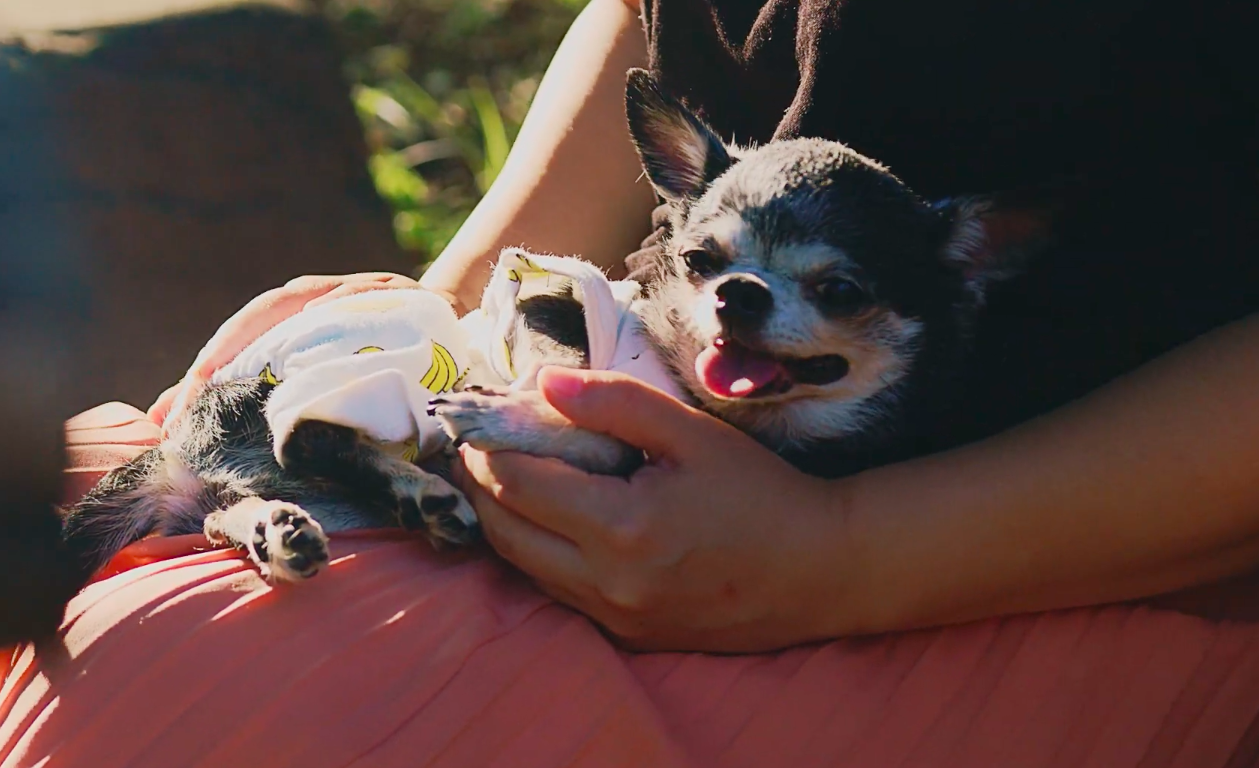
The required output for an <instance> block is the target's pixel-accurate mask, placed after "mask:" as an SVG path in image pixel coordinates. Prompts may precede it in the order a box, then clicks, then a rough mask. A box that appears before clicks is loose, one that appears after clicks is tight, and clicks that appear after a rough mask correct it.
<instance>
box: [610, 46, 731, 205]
mask: <svg viewBox="0 0 1259 768" xmlns="http://www.w3.org/2000/svg"><path fill="white" fill-rule="evenodd" d="M625 116H626V119H627V120H628V121H629V129H630V135H631V136H632V137H633V139H634V146H635V148H637V149H638V157H639V159H640V160H642V164H643V170H644V171H645V172H646V173H647V178H648V179H649V180H650V181H651V184H652V186H653V187H655V188H656V191H657V192H658V193H659V194H660V196H661V197H663V198H664V199H665V200H668V201H669V202H678V201H681V200H685V199H688V198H696V197H699V196H700V195H701V194H703V192H704V190H705V189H706V188H707V187H708V185H709V184H711V183H712V182H713V180H714V179H716V178H717V177H718V176H720V175H721V174H722V173H724V172H725V171H726V169H727V168H729V167H730V166H731V165H732V163H733V161H732V160H731V157H730V153H729V152H728V151H727V150H726V147H725V145H724V144H723V143H722V142H721V139H720V138H718V136H717V134H715V133H713V131H712V129H711V128H709V127H708V126H707V125H704V122H703V121H702V120H700V119H699V118H698V117H696V116H695V115H694V114H693V113H692V112H691V111H690V110H689V109H687V108H686V107H685V106H684V105H683V104H682V103H681V102H680V101H678V100H677V99H675V98H673V97H672V96H669V95H668V94H666V93H664V92H663V91H661V90H660V87H659V86H658V85H656V83H655V81H654V80H653V79H652V77H651V75H649V74H648V73H647V72H646V71H644V70H641V69H631V70H630V71H629V75H628V77H627V78H626V85H625Z"/></svg>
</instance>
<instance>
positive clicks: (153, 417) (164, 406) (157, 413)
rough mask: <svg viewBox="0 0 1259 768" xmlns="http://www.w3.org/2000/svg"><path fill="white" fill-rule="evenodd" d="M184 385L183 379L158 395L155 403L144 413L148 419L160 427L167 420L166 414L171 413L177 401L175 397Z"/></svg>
mask: <svg viewBox="0 0 1259 768" xmlns="http://www.w3.org/2000/svg"><path fill="white" fill-rule="evenodd" d="M183 387H184V382H183V380H182V379H181V380H180V382H179V383H178V384H175V385H173V386H170V387H167V388H166V390H165V391H164V392H162V394H160V395H158V396H157V399H156V400H154V401H153V404H152V405H150V406H149V410H147V411H145V414H144V415H145V416H146V417H147V418H148V420H149V421H151V422H153V423H154V424H156V425H158V426H159V427H160V426H162V423H163V422H164V421H166V414H168V413H170V407H171V404H172V403H174V402H175V397H176V396H177V395H178V394H179V392H180V390H181V389H183Z"/></svg>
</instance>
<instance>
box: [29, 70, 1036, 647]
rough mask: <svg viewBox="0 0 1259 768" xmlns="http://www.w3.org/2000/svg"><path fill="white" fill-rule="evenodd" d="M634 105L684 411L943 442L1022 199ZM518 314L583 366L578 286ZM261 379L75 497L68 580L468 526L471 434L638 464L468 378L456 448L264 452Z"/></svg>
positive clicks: (885, 456) (869, 446) (221, 387)
mask: <svg viewBox="0 0 1259 768" xmlns="http://www.w3.org/2000/svg"><path fill="white" fill-rule="evenodd" d="M626 111H627V118H628V121H629V127H630V132H631V134H632V137H633V140H634V143H635V145H636V147H637V149H638V152H639V155H640V158H641V160H642V165H643V170H644V172H645V174H646V177H647V178H648V180H649V181H650V183H651V184H652V185H653V187H654V188H655V190H656V192H657V193H658V194H659V196H660V197H662V198H663V199H664V200H665V201H667V203H668V204H669V205H670V206H671V210H672V226H671V229H670V235H669V236H668V238H667V239H666V241H665V242H664V243H663V245H662V248H661V257H660V263H659V264H658V268H657V270H656V272H657V275H658V278H657V279H656V280H655V281H654V282H653V283H651V284H650V285H649V286H647V287H646V290H645V292H644V295H643V297H642V298H641V299H640V300H639V302H638V305H637V308H636V311H637V314H638V316H639V317H640V319H641V321H642V325H643V329H644V333H645V334H646V336H647V337H648V340H649V342H650V344H651V345H652V346H653V347H654V348H655V350H656V351H657V352H658V354H659V355H660V356H661V359H662V360H663V361H664V363H665V364H666V366H667V367H668V369H669V371H670V373H671V375H672V376H674V377H675V379H676V381H677V383H678V384H679V386H680V388H681V389H682V391H683V392H685V393H686V394H687V395H688V396H689V397H690V399H691V401H692V404H693V405H695V406H697V407H699V408H702V409H703V410H705V411H707V412H709V413H711V414H712V415H714V416H716V417H718V418H720V419H723V420H725V421H727V422H729V423H730V424H732V425H734V426H736V427H738V428H740V429H741V430H743V431H745V432H746V433H747V434H749V435H751V436H753V437H754V438H756V439H757V440H759V441H760V442H762V443H763V444H765V445H766V446H768V447H769V448H771V449H772V450H774V451H776V452H778V453H780V454H781V455H783V456H784V457H786V458H787V459H789V460H790V461H792V462H793V463H795V464H796V465H797V466H798V467H800V468H801V469H802V470H804V471H806V472H809V473H813V474H817V475H822V476H832V477H833V476H840V475H844V474H848V473H852V472H856V471H859V470H861V469H863V468H866V467H870V466H874V465H877V464H881V463H885V462H890V461H895V460H899V459H903V458H907V457H910V456H913V455H917V454H921V453H924V452H927V451H931V450H935V449H937V448H939V447H942V446H944V445H947V444H948V442H949V434H950V429H949V426H948V425H949V415H950V404H951V402H952V400H953V396H954V391H955V384H954V382H955V379H956V377H957V373H958V372H959V370H960V369H961V367H962V366H964V365H965V363H966V356H967V350H968V338H969V335H970V330H971V328H972V326H973V324H974V323H975V321H976V318H977V316H978V314H979V312H980V309H981V307H982V306H983V303H984V296H985V292H986V291H987V290H988V288H989V286H990V285H992V284H993V283H994V282H995V281H998V280H1001V279H1002V278H1004V277H1006V276H1007V275H1010V274H1012V273H1014V272H1017V271H1018V269H1019V267H1020V265H1021V264H1022V263H1023V261H1024V260H1025V259H1026V258H1027V257H1028V256H1029V255H1030V254H1031V252H1032V248H1033V246H1034V245H1035V244H1036V241H1037V240H1038V239H1039V235H1040V233H1041V232H1042V229H1043V228H1042V227H1041V226H1040V222H1041V217H1040V216H1039V215H1037V213H1036V212H1035V211H1034V209H1032V208H1030V207H1028V206H1023V205H1003V204H1002V203H1001V202H1000V201H998V200H995V199H988V198H966V199H960V200H954V201H947V202H943V203H934V204H933V203H929V202H927V201H924V200H921V199H919V198H918V197H917V196H916V195H915V194H914V193H913V192H912V191H911V190H910V189H909V188H908V187H907V186H906V185H905V184H903V183H902V182H901V181H899V180H898V179H897V178H896V177H895V176H893V175H892V174H891V173H890V172H889V171H888V170H887V169H885V168H884V167H882V166H881V165H879V164H878V163H876V162H875V161H873V160H870V159H868V158H865V157H863V156H861V155H860V154H858V153H856V152H854V151H853V150H851V149H849V148H847V147H845V146H843V145H841V144H838V143H835V142H830V141H821V140H816V139H796V140H790V141H782V142H775V143H771V144H768V145H766V146H762V147H753V148H748V147H744V148H737V147H732V146H727V145H726V144H724V143H723V142H722V140H721V139H720V138H719V137H718V136H717V135H716V134H715V133H714V132H713V131H712V130H710V129H709V128H708V127H707V126H706V125H705V124H704V122H703V121H702V120H701V119H700V118H699V117H697V116H696V115H695V114H693V113H692V112H690V111H689V110H688V109H687V108H686V107H685V106H684V105H683V104H682V103H681V102H680V101H678V100H676V99H674V98H672V97H671V96H669V95H667V94H665V93H663V92H662V91H661V90H659V89H658V88H657V86H656V85H655V83H654V82H653V80H652V79H651V78H650V76H649V75H648V74H647V73H646V72H643V71H641V70H635V71H632V72H631V73H630V75H629V78H628V84H627V91H626ZM520 309H521V317H522V322H521V323H519V324H518V327H517V328H516V329H515V330H514V332H511V333H509V338H508V343H509V345H510V347H511V348H512V350H513V356H514V357H516V358H517V359H531V360H533V361H534V362H543V363H549V364H557V365H566V366H570V367H582V366H585V365H586V363H587V357H588V351H589V350H588V343H587V339H586V338H585V325H584V322H583V308H582V305H581V304H580V302H578V301H577V299H576V298H574V297H573V296H572V294H571V293H566V292H563V291H559V292H556V293H548V294H543V295H537V296H532V297H528V298H525V299H524V300H522V302H521V305H520ZM273 388H274V384H272V383H269V382H267V381H264V380H262V379H251V380H243V381H236V382H231V383H226V384H217V385H212V386H210V387H208V388H207V389H206V390H205V391H204V392H203V393H202V394H201V395H200V396H199V397H198V398H197V399H196V400H195V401H194V402H193V403H192V404H191V406H190V408H189V410H188V411H187V413H186V414H185V415H183V416H182V417H181V418H180V419H179V421H178V423H177V424H176V425H174V428H173V429H172V431H171V434H170V436H169V437H168V438H167V439H166V440H165V441H164V442H163V443H162V444H161V445H160V446H159V447H157V448H155V449H153V450H151V451H149V452H148V453H146V454H144V455H142V456H140V457H139V458H137V459H136V460H135V461H133V462H132V463H131V464H129V465H127V466H124V467H122V468H120V469H118V470H116V471H114V472H113V473H111V474H110V475H108V476H107V477H106V478H105V479H103V480H102V481H101V483H100V485H99V486H98V487H97V488H96V489H95V490H93V491H92V493H90V494H89V495H88V496H87V497H86V498H85V499H83V500H82V501H81V502H79V503H78V504H76V505H75V506H73V507H72V508H70V509H68V510H66V511H65V512H64V537H65V541H66V544H67V546H68V547H69V550H70V552H71V553H72V554H73V558H72V559H73V561H74V563H75V565H74V568H75V572H74V574H73V579H74V580H76V582H77V583H79V584H83V583H86V581H87V580H88V579H89V578H90V575H91V574H92V573H94V572H95V571H96V570H97V569H98V568H100V567H101V566H102V565H103V564H105V563H106V562H107V561H108V560H109V559H110V558H111V557H113V555H115V554H116V553H117V552H118V551H119V550H120V549H121V548H122V547H124V546H126V545H128V544H130V543H132V542H134V541H136V540H138V539H140V538H143V537H145V536H150V535H154V534H160V535H173V534H181V533H195V532H202V531H204V533H205V534H206V535H207V537H208V538H209V539H210V540H211V541H215V542H219V543H226V544H231V545H233V546H235V547H238V548H240V549H241V550H244V551H245V552H246V553H247V554H248V556H249V558H250V559H251V560H252V561H253V562H254V563H256V564H257V565H258V567H259V568H260V569H261V570H262V572H263V573H264V575H266V576H268V577H269V578H271V579H273V580H277V581H296V580H300V579H303V578H306V577H309V576H311V575H313V574H315V573H317V572H318V571H319V569H320V568H321V567H322V566H323V565H324V564H326V562H327V561H328V546H327V539H326V536H325V533H327V532H333V531H339V530H346V529H351V528H379V527H398V526H401V527H403V528H407V529H416V530H421V531H424V532H426V533H427V534H428V535H429V536H430V537H431V538H432V539H433V540H434V541H435V542H448V543H451V544H464V543H467V542H470V541H472V540H473V539H474V538H475V536H476V533H477V523H476V516H475V514H474V513H473V511H472V509H471V507H470V506H469V505H468V502H467V500H466V499H465V498H464V497H463V496H462V494H461V493H460V492H459V491H458V490H457V489H455V488H454V487H453V486H452V485H450V483H449V482H447V480H446V479H443V476H442V475H443V473H444V468H448V466H449V462H450V460H451V456H452V455H453V451H451V450H450V448H451V446H454V445H458V444H461V443H468V444H470V445H472V446H474V447H476V448H480V449H483V450H489V451H496V450H510V451H523V452H526V453H531V454H534V455H539V456H545V457H554V458H560V459H562V460H564V461H567V462H569V463H571V464H573V465H575V466H578V467H580V468H583V469H586V470H587V471H590V472H595V473H604V474H621V475H625V474H628V473H630V472H632V471H633V470H634V469H635V468H636V467H637V466H639V465H641V464H642V463H643V461H644V456H643V453H642V451H640V450H639V449H637V448H635V447H633V446H629V445H625V444H623V443H621V442H619V441H617V440H615V439H613V438H610V437H608V436H605V435H600V434H595V433H592V432H588V431H585V430H581V429H578V428H575V427H574V426H573V425H572V424H570V423H568V422H567V421H566V420H565V419H564V418H563V417H562V416H561V415H560V414H559V413H558V412H556V411H555V410H554V409H552V408H551V407H550V406H549V405H547V403H546V402H545V400H544V399H543V398H542V397H541V396H540V395H539V394H538V393H537V392H536V391H512V392H495V391H486V390H473V389H469V390H464V391H460V392H453V393H449V394H446V395H443V396H442V397H440V398H438V399H435V400H433V401H432V403H431V407H430V414H431V415H433V416H435V417H436V418H437V419H438V420H439V421H440V422H441V423H442V425H443V428H444V430H445V431H446V432H447V434H448V436H449V438H450V441H451V442H450V443H448V444H447V445H446V446H444V447H443V448H442V449H441V450H439V451H438V452H437V453H435V454H433V455H431V456H428V457H425V458H424V460H422V461H419V462H418V463H412V462H411V461H408V460H406V459H404V458H402V457H401V455H400V454H399V453H398V452H397V451H395V450H393V449H392V448H391V447H390V446H386V445H380V444H377V443H375V442H373V441H372V440H370V439H368V438H366V437H365V436H363V435H361V434H359V433H358V432H356V431H355V430H353V429H350V428H347V427H342V426H337V425H334V424H329V423H324V422H318V421H306V422H302V423H301V424H299V425H298V426H297V428H296V429H295V430H294V432H293V433H292V436H291V437H290V438H289V440H288V441H287V443H286V444H285V446H284V448H283V450H282V455H281V461H279V462H277V461H276V460H275V458H274V457H273V454H272V441H271V435H270V433H269V429H268V425H267V422H266V419H265V415H264V408H265V404H266V401H267V398H268V395H269V394H270V392H271V390H272V389H273ZM42 629H44V630H50V629H53V628H50V627H43V628H42Z"/></svg>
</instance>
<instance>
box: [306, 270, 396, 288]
mask: <svg viewBox="0 0 1259 768" xmlns="http://www.w3.org/2000/svg"><path fill="white" fill-rule="evenodd" d="M396 277H402V275H399V274H396V273H394V272H357V273H355V274H353V275H302V276H301V277H295V278H293V279H292V280H290V281H288V282H287V283H285V284H284V287H285V288H293V289H295V290H299V291H305V290H310V289H312V288H320V287H323V286H331V287H336V286H338V285H342V284H344V283H362V282H385V281H388V280H392V279H394V278H396Z"/></svg>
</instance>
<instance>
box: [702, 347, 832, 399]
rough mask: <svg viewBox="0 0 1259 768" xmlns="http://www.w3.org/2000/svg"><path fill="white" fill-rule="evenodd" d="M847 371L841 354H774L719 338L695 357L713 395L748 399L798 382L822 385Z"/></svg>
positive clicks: (773, 392)
mask: <svg viewBox="0 0 1259 768" xmlns="http://www.w3.org/2000/svg"><path fill="white" fill-rule="evenodd" d="M847 374H848V360H847V359H845V358H844V357H843V356H841V355H821V356H818V357H775V356H773V355H770V354H768V353H766V352H760V351H757V350H753V349H749V348H748V347H745V346H743V345H742V344H738V343H736V342H733V341H730V340H727V339H720V338H719V339H717V340H716V341H714V342H713V343H712V344H711V345H709V346H708V348H707V349H705V350H704V351H703V352H700V353H699V356H698V357H696V358H695V375H696V376H698V377H699V380H700V383H701V384H703V385H704V388H705V389H707V390H708V391H709V392H710V393H712V394H713V395H716V396H717V397H723V398H728V399H737V400H742V399H748V398H755V397H767V396H769V395H782V394H785V393H786V392H787V391H788V390H790V389H791V388H792V387H793V386H795V385H796V384H813V385H815V386H823V385H825V384H830V383H832V382H835V381H839V380H840V379H842V378H844V376H846V375H847Z"/></svg>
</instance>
